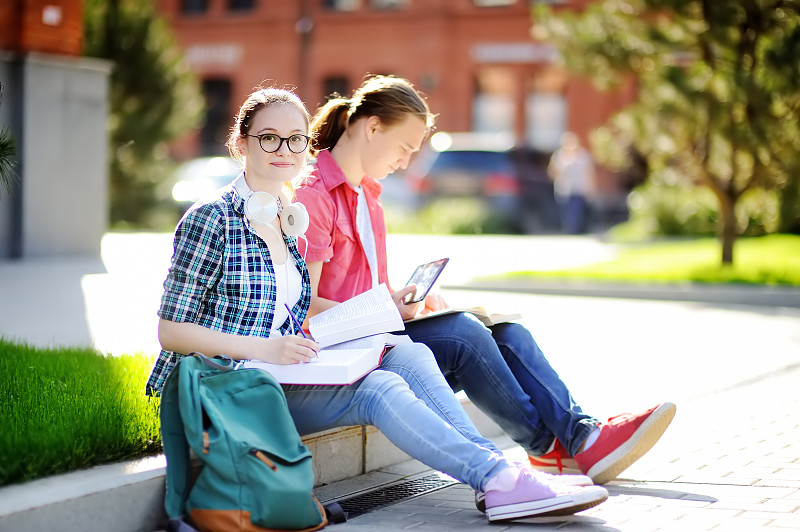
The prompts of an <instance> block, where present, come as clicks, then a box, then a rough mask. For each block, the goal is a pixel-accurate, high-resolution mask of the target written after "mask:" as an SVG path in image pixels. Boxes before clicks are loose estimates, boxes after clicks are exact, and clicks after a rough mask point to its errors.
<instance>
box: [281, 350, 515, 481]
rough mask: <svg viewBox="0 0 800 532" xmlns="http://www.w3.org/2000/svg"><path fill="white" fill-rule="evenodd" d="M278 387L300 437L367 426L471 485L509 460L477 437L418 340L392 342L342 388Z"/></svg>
mask: <svg viewBox="0 0 800 532" xmlns="http://www.w3.org/2000/svg"><path fill="white" fill-rule="evenodd" d="M283 389H284V392H285V393H286V400H287V402H288V404H289V411H290V412H291V414H292V418H293V419H294V422H295V425H296V426H297V430H298V431H299V432H300V434H301V435H305V434H311V433H313V432H318V431H321V430H327V429H331V428H334V427H343V426H348V425H373V426H375V427H377V428H378V429H379V430H380V431H381V432H383V434H385V435H386V437H387V438H389V441H391V442H392V443H393V444H394V445H396V446H397V447H398V448H400V449H401V450H402V451H404V452H405V453H406V454H408V455H409V456H411V457H413V458H415V459H417V460H419V461H420V462H422V463H424V464H425V465H427V466H428V467H431V468H433V469H437V470H439V471H442V472H444V473H446V474H448V475H450V476H452V477H454V478H456V479H458V480H460V481H461V482H464V483H465V484H469V485H470V486H471V487H472V488H474V489H476V490H483V487H484V486H485V484H486V481H487V480H488V479H489V478H491V477H492V476H494V475H495V474H497V473H499V472H500V471H501V470H503V469H505V468H506V467H509V465H510V464H509V463H508V461H506V459H505V458H503V454H502V452H501V451H500V450H498V449H497V447H496V446H495V445H494V444H493V443H492V442H491V441H489V440H487V439H486V438H484V437H482V436H481V435H480V433H479V432H478V430H477V429H476V428H475V426H474V425H473V424H472V421H470V419H469V417H468V416H467V414H466V412H465V411H464V409H463V408H462V407H461V404H460V403H459V402H458V399H456V397H455V395H454V394H453V391H452V389H451V388H450V386H449V385H448V384H447V381H445V379H444V377H443V376H442V373H441V372H440V371H439V367H438V366H437V364H436V360H435V359H434V357H433V354H432V353H431V351H430V349H428V348H427V347H425V346H424V345H422V344H410V345H401V346H397V347H394V348H392V349H391V350H390V351H389V352H388V353H386V355H385V356H384V357H383V360H382V362H381V366H380V368H379V369H376V370H374V371H372V372H371V373H369V374H368V375H367V376H366V377H364V378H363V379H361V380H359V381H357V382H356V383H354V384H351V385H349V386H295V385H292V386H284V387H283Z"/></svg>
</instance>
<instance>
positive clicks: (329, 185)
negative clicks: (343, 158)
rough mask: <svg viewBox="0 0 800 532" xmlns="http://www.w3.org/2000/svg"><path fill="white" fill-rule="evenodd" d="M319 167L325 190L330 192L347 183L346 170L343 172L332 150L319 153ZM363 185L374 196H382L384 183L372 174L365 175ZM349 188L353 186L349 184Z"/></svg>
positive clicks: (319, 176)
mask: <svg viewBox="0 0 800 532" xmlns="http://www.w3.org/2000/svg"><path fill="white" fill-rule="evenodd" d="M317 167H318V168H319V169H320V172H318V173H317V177H318V178H319V179H322V183H323V184H324V185H325V190H327V191H329V192H330V191H331V190H333V189H334V188H336V187H338V186H341V185H343V184H344V183H347V177H346V176H345V175H344V172H342V169H341V168H340V167H339V163H337V162H336V159H334V158H333V155H331V153H330V151H328V150H322V151H320V152H319V153H318V154H317ZM361 187H362V188H363V189H366V190H369V191H370V193H371V195H373V196H374V197H378V196H380V194H381V191H382V190H383V185H381V184H380V183H379V182H378V181H377V180H376V179H373V178H371V177H370V176H364V179H363V180H362V181H361ZM347 188H350V189H352V187H349V186H348V187H347ZM353 193H355V190H353Z"/></svg>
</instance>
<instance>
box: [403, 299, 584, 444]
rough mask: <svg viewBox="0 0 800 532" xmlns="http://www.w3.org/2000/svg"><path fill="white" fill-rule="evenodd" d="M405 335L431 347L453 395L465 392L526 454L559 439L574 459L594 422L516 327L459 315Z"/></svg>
mask: <svg viewBox="0 0 800 532" xmlns="http://www.w3.org/2000/svg"><path fill="white" fill-rule="evenodd" d="M406 333H407V334H408V335H409V336H410V337H411V338H412V339H413V340H414V341H415V342H420V343H423V344H425V345H427V346H428V347H430V348H431V350H432V351H433V354H434V356H435V357H436V361H437V362H438V364H439V368H440V369H441V370H442V373H443V374H444V376H445V378H446V379H447V382H448V383H450V386H451V387H452V388H453V390H454V391H456V392H458V391H460V390H464V391H465V392H466V394H467V396H468V397H469V398H470V400H471V401H472V402H473V403H475V405H477V406H478V408H480V409H481V410H482V411H483V412H485V413H486V414H488V415H489V416H490V417H491V418H492V419H493V420H494V421H495V422H496V423H497V424H498V425H499V426H500V427H501V428H502V429H503V430H504V431H505V432H506V434H508V435H509V436H510V437H511V438H512V439H513V440H514V441H515V442H517V443H518V444H519V445H521V446H522V447H523V448H524V449H525V450H526V451H527V452H528V453H529V454H532V455H535V456H539V455H541V454H543V453H545V452H546V451H547V449H548V447H550V445H551V444H552V442H553V438H554V437H557V438H558V439H559V440H560V441H561V443H562V444H563V445H564V446H565V447H566V448H567V451H569V453H570V455H575V454H576V453H577V451H578V449H579V448H580V446H581V445H582V444H583V442H584V441H585V440H586V438H587V437H588V436H589V433H590V432H591V430H592V429H593V428H594V426H595V425H596V424H597V422H598V421H597V419H595V418H593V417H591V416H589V415H586V414H584V413H583V412H582V410H581V407H580V406H578V404H577V403H576V402H575V400H574V399H573V398H572V394H570V392H569V390H568V389H567V386H566V384H564V382H563V381H562V380H561V377H559V376H558V373H556V371H555V370H554V369H553V367H552V366H551V365H550V363H549V362H548V361H547V359H546V358H545V356H544V354H543V353H542V351H541V349H539V346H538V345H537V344H536V341H535V340H534V339H533V336H531V333H530V332H528V330H527V329H526V328H525V327H523V326H522V325H520V324H518V323H502V324H499V325H495V326H494V327H492V328H491V329H489V328H487V327H486V326H484V325H483V323H481V322H480V320H478V319H477V318H475V317H474V316H473V315H472V314H469V313H458V314H448V315H445V316H440V317H437V318H431V319H427V320H422V321H418V322H414V323H409V324H406Z"/></svg>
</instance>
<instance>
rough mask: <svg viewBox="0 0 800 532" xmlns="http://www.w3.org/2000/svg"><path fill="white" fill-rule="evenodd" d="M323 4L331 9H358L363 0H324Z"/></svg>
mask: <svg viewBox="0 0 800 532" xmlns="http://www.w3.org/2000/svg"><path fill="white" fill-rule="evenodd" d="M322 5H323V6H324V7H325V9H327V10H329V11H358V10H359V9H361V0H322Z"/></svg>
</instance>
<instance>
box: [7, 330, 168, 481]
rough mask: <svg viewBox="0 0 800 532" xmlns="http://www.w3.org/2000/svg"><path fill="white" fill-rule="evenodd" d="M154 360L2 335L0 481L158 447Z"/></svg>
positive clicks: (151, 451) (113, 459) (137, 454)
mask: <svg viewBox="0 0 800 532" xmlns="http://www.w3.org/2000/svg"><path fill="white" fill-rule="evenodd" d="M152 361H153V359H152V356H145V355H126V356H121V357H105V356H102V355H100V354H98V353H97V352H96V351H94V350H91V349H77V348H73V349H71V348H66V349H39V348H34V347H30V346H28V345H20V344H17V343H13V342H10V341H8V340H5V339H2V338H0V427H2V430H1V431H0V486H2V485H6V484H12V483H16V482H23V481H27V480H31V479H34V478H39V477H43V476H47V475H52V474H55V473H61V472H66V471H73V470H77V469H83V468H86V467H91V466H94V465H98V464H105V463H113V462H119V461H123V460H127V459H131V458H135V457H140V456H145V455H150V454H157V453H159V452H161V436H160V433H159V420H158V399H154V398H148V397H146V396H145V395H144V392H143V389H144V383H145V381H146V379H147V375H148V373H149V371H150V368H151V366H152Z"/></svg>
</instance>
